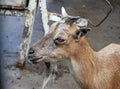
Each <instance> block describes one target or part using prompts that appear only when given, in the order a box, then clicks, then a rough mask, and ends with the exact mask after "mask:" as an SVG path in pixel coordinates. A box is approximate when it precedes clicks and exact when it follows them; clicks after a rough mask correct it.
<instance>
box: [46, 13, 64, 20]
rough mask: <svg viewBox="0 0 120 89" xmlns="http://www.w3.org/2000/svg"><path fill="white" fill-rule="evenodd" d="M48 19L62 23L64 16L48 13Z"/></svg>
mask: <svg viewBox="0 0 120 89" xmlns="http://www.w3.org/2000/svg"><path fill="white" fill-rule="evenodd" d="M48 19H49V20H50V21H60V20H61V19H62V16H61V15H60V14H57V13H52V12H48Z"/></svg>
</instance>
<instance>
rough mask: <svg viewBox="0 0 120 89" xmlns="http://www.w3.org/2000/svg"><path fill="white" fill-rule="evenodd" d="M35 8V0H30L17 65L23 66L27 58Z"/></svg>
mask: <svg viewBox="0 0 120 89" xmlns="http://www.w3.org/2000/svg"><path fill="white" fill-rule="evenodd" d="M36 9H37V1H36V0H30V1H29V5H28V11H29V12H28V13H27V16H26V20H25V26H24V31H23V36H22V42H21V44H20V53H19V57H18V61H17V64H16V66H17V67H23V66H24V63H25V61H26V59H27V54H28V50H29V44H30V40H31V35H32V31H33V24H34V20H35V14H36Z"/></svg>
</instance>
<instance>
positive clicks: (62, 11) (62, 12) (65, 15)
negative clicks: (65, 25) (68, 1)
mask: <svg viewBox="0 0 120 89" xmlns="http://www.w3.org/2000/svg"><path fill="white" fill-rule="evenodd" d="M61 14H62V16H63V17H67V16H68V14H67V12H66V10H65V8H64V7H61Z"/></svg>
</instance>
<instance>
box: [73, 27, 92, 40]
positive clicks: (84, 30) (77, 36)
mask: <svg viewBox="0 0 120 89" xmlns="http://www.w3.org/2000/svg"><path fill="white" fill-rule="evenodd" d="M90 30H91V29H90V28H81V29H80V30H78V31H77V32H76V33H75V35H74V36H73V37H74V39H76V41H79V39H80V37H82V36H84V35H86V34H87V32H88V31H90Z"/></svg>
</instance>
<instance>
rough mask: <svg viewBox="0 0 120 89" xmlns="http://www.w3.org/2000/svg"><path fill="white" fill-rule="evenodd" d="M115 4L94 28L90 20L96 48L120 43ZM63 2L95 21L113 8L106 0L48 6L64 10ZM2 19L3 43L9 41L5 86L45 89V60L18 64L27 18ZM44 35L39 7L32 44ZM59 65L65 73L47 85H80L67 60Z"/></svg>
mask: <svg viewBox="0 0 120 89" xmlns="http://www.w3.org/2000/svg"><path fill="white" fill-rule="evenodd" d="M111 1H112V0H111ZM112 5H113V11H112V13H111V14H110V16H109V17H108V18H107V19H106V20H105V21H104V22H103V23H102V24H101V25H100V26H99V27H97V28H93V27H92V26H91V25H90V24H89V26H90V27H91V28H92V31H91V32H89V33H88V35H87V39H88V41H89V43H90V45H91V47H92V48H93V49H94V50H96V51H98V50H100V49H101V48H103V47H105V46H107V45H109V44H110V43H117V44H120V6H119V5H117V4H116V3H115V2H113V1H112ZM61 6H64V7H65V8H66V11H67V12H68V13H69V14H70V15H79V16H81V17H85V18H87V19H89V20H91V21H92V22H94V23H95V24H96V23H98V22H99V21H100V20H101V19H102V18H103V17H104V16H105V14H106V13H107V11H108V10H109V7H108V6H106V4H105V2H104V0H47V7H48V10H49V11H51V12H57V13H60V9H61ZM0 20H1V21H0V24H1V25H2V31H3V35H2V37H1V38H2V39H3V40H4V41H2V43H3V45H4V44H5V45H4V46H3V47H2V59H1V60H2V62H1V65H2V69H3V71H2V74H3V75H4V76H3V77H2V82H3V83H4V87H3V89H41V87H42V83H43V75H44V73H43V72H44V70H45V65H44V64H43V63H40V64H37V65H33V64H29V63H27V64H26V67H25V69H23V70H20V69H18V68H15V67H14V64H15V63H16V61H17V56H18V51H19V43H20V40H21V35H22V31H23V30H21V29H23V28H21V27H22V26H23V25H24V20H25V18H24V17H22V18H20V17H5V16H0ZM5 23H7V26H6V25H4V24H5ZM11 23H14V24H11ZM3 25H4V26H3ZM10 28H11V29H10ZM15 29H17V30H15ZM13 34H14V35H13ZM15 34H18V35H15ZM42 35H43V27H42V23H41V14H40V12H39V9H38V12H37V15H36V20H35V26H34V31H33V36H32V42H31V45H32V44H33V43H34V42H35V41H37V40H38V39H40V38H41V37H42ZM16 38H18V39H16ZM14 39H15V40H14ZM16 51H17V52H16ZM58 65H59V66H58V71H59V72H58V73H59V74H60V75H61V77H59V78H58V79H57V80H55V81H53V80H50V82H49V83H48V84H47V86H46V87H45V89H80V88H79V87H78V85H77V84H76V83H75V81H74V79H73V78H72V76H71V75H70V73H69V70H68V68H67V66H66V64H65V62H64V61H63V62H60V63H58Z"/></svg>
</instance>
